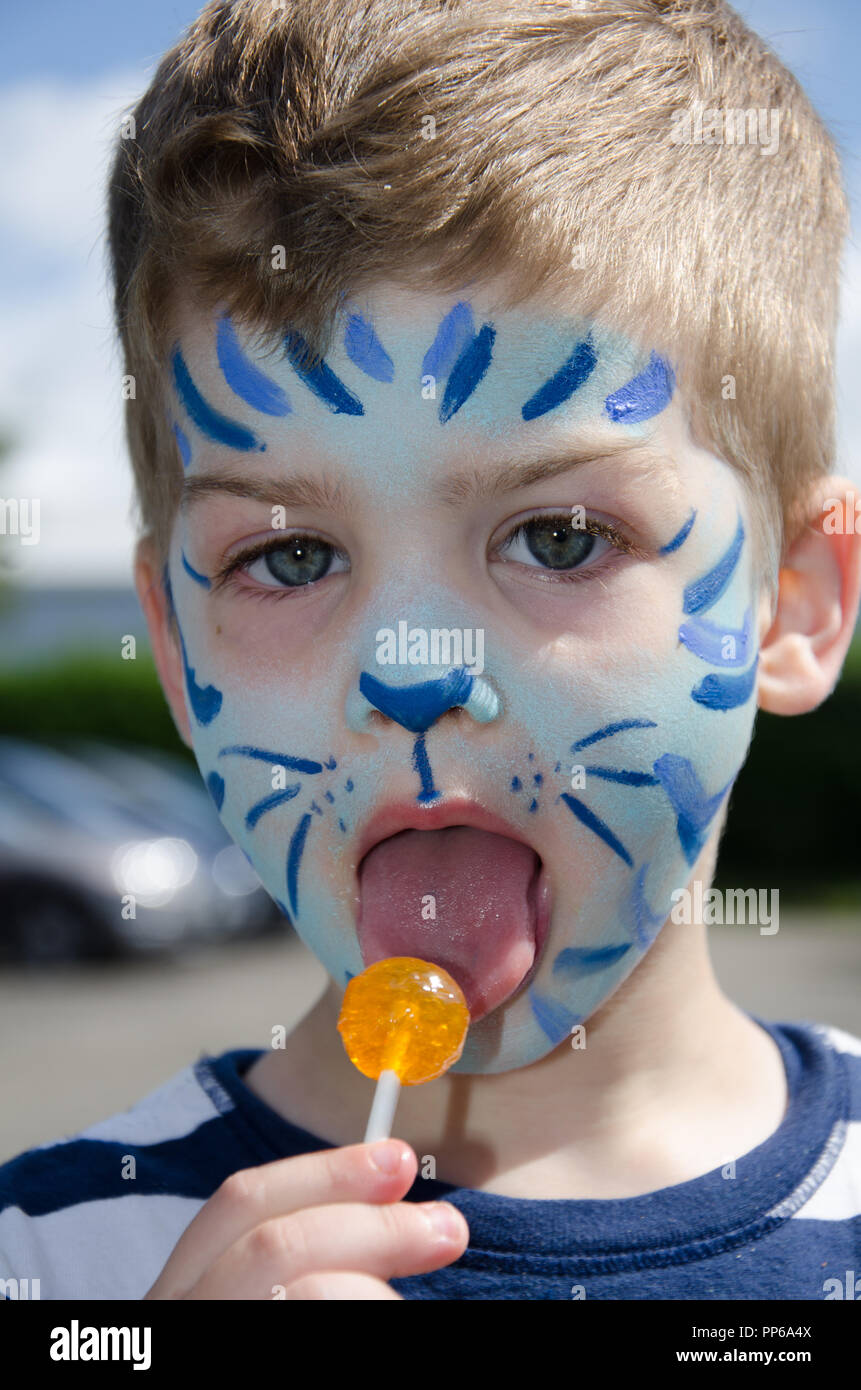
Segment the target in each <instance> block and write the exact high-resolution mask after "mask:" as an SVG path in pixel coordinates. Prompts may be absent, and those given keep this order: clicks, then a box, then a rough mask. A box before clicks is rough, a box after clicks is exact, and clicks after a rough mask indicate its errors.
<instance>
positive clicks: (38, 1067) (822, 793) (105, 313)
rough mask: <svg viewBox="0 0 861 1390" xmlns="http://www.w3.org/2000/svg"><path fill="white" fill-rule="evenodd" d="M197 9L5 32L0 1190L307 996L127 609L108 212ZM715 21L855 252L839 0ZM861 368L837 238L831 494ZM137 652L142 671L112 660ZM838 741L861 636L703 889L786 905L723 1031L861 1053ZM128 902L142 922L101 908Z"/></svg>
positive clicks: (854, 829) (739, 821)
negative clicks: (127, 150) (30, 525)
mask: <svg viewBox="0 0 861 1390" xmlns="http://www.w3.org/2000/svg"><path fill="white" fill-rule="evenodd" d="M199 8H200V6H199V5H198V4H197V3H196V0H148V2H147V4H146V5H141V4H138V3H132V2H131V0H42V3H41V4H40V5H38V6H36V7H30V8H29V9H27V8H26V7H22V8H17V7H16V9H15V13H14V17H10V15H9V13H8V12H7V14H6V16H5V19H4V26H3V28H4V42H3V45H2V49H0V151H2V154H0V158H2V161H3V177H2V179H0V307H2V313H0V498H6V499H8V498H31V499H32V498H38V499H39V502H40V515H39V539H38V543H32V544H30V543H27V540H26V536H25V535H23V534H17V535H15V534H3V533H2V532H0V1047H2V1053H0V1056H2V1065H0V1162H2V1161H3V1160H4V1159H5V1158H8V1157H10V1156H11V1155H12V1154H14V1153H17V1152H19V1151H20V1150H22V1149H24V1148H26V1147H29V1146H31V1145H34V1144H37V1143H42V1142H45V1141H47V1140H49V1139H52V1138H55V1137H58V1136H59V1135H61V1134H65V1133H72V1132H74V1131H76V1130H79V1129H81V1128H83V1127H84V1126H86V1125H87V1124H89V1123H91V1122H93V1121H95V1120H98V1119H100V1118H103V1117H104V1116H107V1115H109V1114H111V1113H113V1112H115V1111H116V1110H119V1109H123V1108H125V1107H126V1106H128V1105H130V1104H132V1103H133V1102H134V1101H135V1100H137V1099H138V1098H139V1097H140V1096H142V1095H144V1094H145V1093H146V1092H147V1091H149V1090H151V1089H153V1088H154V1087H155V1086H157V1085H159V1084H161V1083H162V1082H163V1081H164V1080H166V1079H167V1078H168V1077H169V1076H170V1075H172V1074H173V1073H174V1072H176V1071H177V1070H179V1069H180V1068H181V1067H183V1066H185V1065H187V1064H188V1063H189V1062H190V1061H193V1060H194V1059H195V1058H196V1057H197V1056H198V1055H199V1054H200V1053H201V1052H202V1051H206V1052H218V1051H220V1050H223V1049H225V1048H228V1047H238V1046H266V1045H267V1044H268V1040H269V1036H270V1029H271V1027H272V1026H273V1024H276V1023H282V1024H284V1025H285V1026H286V1027H288V1028H289V1027H290V1026H292V1024H293V1023H295V1022H296V1021H297V1020H298V1018H299V1017H301V1015H302V1014H303V1013H304V1012H306V1010H307V1008H308V1007H309V1006H310V1005H311V1003H313V1001H314V999H315V998H316V997H317V995H318V993H320V992H321V990H322V988H323V984H324V973H323V970H322V968H321V967H320V966H319V965H318V964H317V962H316V961H315V960H314V958H313V957H312V956H310V955H309V953H308V952H307V951H306V950H305V948H304V947H303V946H302V945H301V943H300V942H299V941H298V939H297V938H295V936H294V934H293V932H292V929H291V928H290V926H289V924H288V923H287V922H286V921H285V920H284V918H283V917H281V915H280V913H279V912H278V910H277V909H276V908H275V907H274V906H273V904H272V903H271V902H270V900H269V899H268V897H267V896H266V894H265V893H264V892H263V890H262V888H261V887H260V884H259V881H258V880H257V878H256V875H255V874H254V873H253V871H252V870H251V869H250V867H249V865H248V864H247V862H246V861H245V859H244V857H243V856H242V854H241V852H240V851H239V850H238V849H237V848H236V847H235V846H233V845H232V843H231V842H230V841H229V839H228V838H227V836H226V833H225V832H224V831H223V829H222V827H221V825H220V822H219V821H218V819H217V817H216V815H215V812H214V810H213V807H212V805H211V802H210V800H209V797H208V796H207V794H206V793H205V791H204V790H203V787H202V784H201V783H200V779H199V777H198V774H197V771H196V768H195V765H194V763H193V761H192V759H191V757H190V755H189V754H188V753H187V751H186V750H185V749H184V747H183V746H182V744H181V743H180V740H179V738H178V736H177V734H176V732H175V730H174V727H173V724H172V721H171V718H170V715H169V713H168V710H167V707H166V705H165V702H164V699H163V697H162V695H161V692H160V690H159V687H158V684H157V680H156V676H155V670H154V667H153V664H152V659H151V656H150V652H149V648H148V644H147V637H146V629H145V625H144V622H143V618H142V615H141V613H140V610H139V607H138V604H137V599H136V597H135V594H134V591H133V589H132V585H131V553H132V547H133V544H134V538H135V525H134V514H133V506H132V492H131V482H130V469H129V465H128V462H127V458H126V453H125V446H124V442H123V437H122V396H121V386H120V378H121V371H122V369H121V365H120V360H119V354H118V352H117V349H116V347H115V344H114V339H113V328H112V323H111V309H110V303H109V297H108V289H107V272H106V261H105V248H104V185H105V178H106V170H107V165H108V159H109V152H110V149H111V146H112V143H113V141H114V139H115V138H116V135H117V132H118V130H119V126H120V122H121V120H122V117H123V115H124V114H125V112H126V111H127V110H128V109H129V108H130V106H131V105H132V104H133V102H134V100H135V99H136V98H137V96H138V95H139V94H140V93H141V92H142V91H143V89H144V88H145V86H146V85H147V83H148V81H149V79H150V76H151V74H152V71H153V69H154V67H155V65H156V62H157V60H158V57H159V56H160V55H161V53H162V52H163V51H164V49H165V48H166V47H168V45H169V44H170V43H171V42H173V40H174V39H175V38H176V37H177V36H178V34H179V33H180V31H181V30H182V29H183V28H184V27H185V26H186V25H187V24H188V23H189V22H190V20H191V19H192V18H193V17H194V15H195V14H196V13H197V11H198V9H199ZM736 8H737V9H739V10H740V12H741V13H742V14H743V15H744V16H745V18H746V19H747V20H748V22H749V23H751V24H752V25H753V27H754V28H756V29H757V30H758V31H759V32H760V33H761V34H763V36H764V37H765V38H766V39H767V40H768V41H769V42H770V43H771V44H772V46H773V47H774V48H775V49H776V50H777V52H778V53H779V54H780V56H781V57H782V58H783V60H784V61H785V62H786V63H787V64H788V65H789V66H790V67H791V68H792V69H793V71H794V72H795V73H796V74H797V75H798V76H799V78H800V79H801V80H802V82H803V83H804V85H805V87H806V89H807V91H808V93H809V94H810V96H811V98H812V100H813V102H814V104H815V105H816V106H817V108H818V110H819V112H820V114H821V115H822V116H823V117H824V118H825V120H826V122H827V123H828V125H829V128H830V129H831V131H832V133H833V135H834V136H835V138H836V139H837V142H838V144H839V146H840V148H841V151H842V154H843V158H844V167H845V176H846V180H847V185H848V189H849V193H850V197H851V199H852V204H853V217H854V219H855V224H856V226H857V221H858V212H859V205H861V175H859V165H858V150H859V139H858V137H859V106H858V97H857V91H858V83H857V73H856V67H857V54H858V51H859V47H858V46H859V30H861V22H859V11H858V9H857V8H856V6H855V4H854V0H818V3H817V4H816V6H813V7H811V6H810V5H809V4H801V3H786V0H746V2H745V3H740V4H738V5H737V6H736ZM859 370H861V254H859V247H858V244H857V240H856V239H854V238H853V241H852V243H851V245H850V248H849V251H848V254H847V258H846V268H845V288H844V307H843V322H842V327H841V333H840V342H839V405H840V454H839V460H838V468H839V471H841V472H843V473H847V474H849V476H850V477H852V478H853V479H854V480H855V482H856V483H858V484H859V486H861V469H859V459H858V446H857V441H858V440H859V438H861V393H859V392H858V390H857V382H858V379H859ZM22 515H23V514H22ZM7 529H9V528H7ZM20 530H21V532H24V530H25V527H24V525H23V524H22V525H21V528H20ZM130 638H133V639H134V642H135V659H134V660H128V659H124V658H123V655H122V652H123V650H124V648H125V650H126V651H128V648H129V640H128V639H130ZM859 716H861V640H859V639H858V637H857V636H856V641H855V644H854V646H853V649H852V652H851V654H850V658H849V660H848V662H847V664H846V669H845V672H844V674H843V677H842V679H841V681H840V683H839V685H838V687H837V689H836V691H835V692H834V694H833V695H832V697H831V698H830V699H829V700H828V701H827V702H826V703H825V704H824V705H823V706H822V707H821V708H820V709H819V710H817V711H815V712H814V713H812V714H809V715H805V716H802V717H800V718H794V719H792V720H783V719H779V718H777V717H775V716H770V715H767V714H760V716H759V718H758V722H757V728H756V734H755V738H754V743H753V749H752V752H751V756H750V758H749V761H748V763H747V765H746V766H745V768H744V770H743V772H742V774H741V776H740V778H739V780H738V783H737V785H736V788H735V790H734V793H733V798H732V806H731V812H730V816H729V827H728V830H727V833H726V836H725V839H724V842H723V849H722V855H721V861H720V867H719V877H718V886H726V887H744V888H748V887H757V888H760V887H765V888H770V889H772V890H775V889H776V890H779V893H780V929H779V931H778V932H777V933H776V934H774V935H762V934H760V933H759V931H758V930H757V928H756V927H755V926H747V927H738V926H723V927H720V926H715V927H713V928H711V936H712V941H713V949H714V955H715V961H716V966H717V969H718V973H719V976H720V978H721V980H722V982H723V983H724V985H725V987H726V988H727V990H728V992H729V993H730V994H731V995H732V997H733V998H735V999H736V1000H737V1001H738V1002H739V1003H740V1004H741V1005H742V1006H744V1007H747V1008H749V1009H751V1010H752V1011H754V1012H755V1013H759V1014H760V1015H761V1016H763V1017H769V1018H786V1019H788V1018H794V1019H809V1020H813V1021H820V1022H828V1023H833V1024H836V1025H838V1026H840V1027H843V1028H845V1029H847V1030H849V1031H851V1032H856V1033H861V991H859V983H861V964H859V959H861V958H859V942H861V935H859V922H861V855H859V826H861V739H859V727H861V718H859ZM128 895H133V896H134V898H135V901H136V904H137V906H136V915H135V917H134V918H131V917H129V916H126V915H124V914H123V912H122V910H121V908H120V907H119V906H118V904H120V903H122V902H123V901H125V899H126V898H127V897H128Z"/></svg>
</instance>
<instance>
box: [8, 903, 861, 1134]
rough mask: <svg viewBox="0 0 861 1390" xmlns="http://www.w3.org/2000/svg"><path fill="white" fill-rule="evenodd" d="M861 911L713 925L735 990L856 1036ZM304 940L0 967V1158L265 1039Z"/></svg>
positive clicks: (281, 1011)
mask: <svg viewBox="0 0 861 1390" xmlns="http://www.w3.org/2000/svg"><path fill="white" fill-rule="evenodd" d="M859 927H861V922H859V918H858V915H857V914H854V915H851V916H850V915H848V914H847V915H842V916H836V915H834V914H829V915H828V916H825V917H823V918H821V919H819V920H816V919H815V918H813V917H812V916H811V915H810V914H807V915H803V914H797V913H795V914H790V913H789V912H784V911H782V912H781V915H780V930H779V932H777V933H776V934H774V935H770V936H769V935H761V934H760V933H759V931H758V930H757V929H756V928H755V927H731V926H724V927H712V928H711V929H710V936H711V945H712V958H713V960H714V963H715V969H716V972H717V975H718V979H719V980H720V981H721V984H722V985H723V988H724V989H725V991H726V993H727V994H728V995H729V996H730V998H732V999H734V1000H735V1001H736V1003H738V1004H739V1005H740V1006H741V1007H742V1008H746V1009H748V1010H750V1011H751V1012H752V1013H754V1014H757V1015H758V1016H759V1017H761V1018H766V1019H777V1020H797V1021H804V1020H806V1021H809V1022H817V1023H831V1024H835V1025H836V1026H837V1027H840V1028H843V1029H845V1030H846V1031H847V1032H850V1033H854V1034H856V1035H861V930H859ZM325 979H326V976H325V972H324V970H323V967H322V966H321V965H320V964H319V963H318V962H317V960H316V959H315V958H314V957H313V956H312V955H311V954H310V953H309V952H308V951H307V950H306V948H305V947H304V946H303V945H302V944H301V942H299V941H298V940H297V939H296V938H295V937H291V936H288V937H286V938H278V939H277V940H272V939H271V938H261V939H259V940H256V941H251V942H246V943H242V944H236V943H234V944H233V945H230V946H220V947H212V948H208V949H204V950H200V951H198V952H196V953H194V954H189V955H187V956H185V957H183V958H181V959H179V960H175V961H173V962H171V963H165V962H162V963H156V962H154V961H146V960H140V961H134V962H131V963H128V964H123V965H110V966H77V967H76V966H69V967H55V968H52V969H50V970H27V969H10V970H6V971H3V972H2V973H0V1162H3V1161H5V1160H6V1159H8V1158H11V1157H12V1156H14V1155H15V1154H17V1153H20V1152H22V1150H24V1149H26V1148H30V1147H33V1146H34V1145H37V1144H42V1143H46V1142H47V1141H49V1140H51V1139H57V1138H60V1137H61V1136H65V1135H70V1134H74V1133H77V1132H78V1131H79V1130H81V1129H84V1128H86V1127H87V1126H88V1125H90V1124H93V1123H95V1122H96V1121H97V1120H101V1119H104V1118H106V1117H107V1116H108V1115H112V1114H114V1113H116V1112H117V1111H118V1110H124V1109H126V1108H127V1107H128V1106H130V1105H132V1104H134V1102H135V1101H136V1100H139V1099H140V1098H141V1097H142V1096H144V1095H146V1094H147V1093H148V1092H149V1091H152V1090H154V1089H155V1088H156V1087H157V1086H159V1085H161V1084H162V1082H164V1081H166V1080H167V1079H168V1078H169V1077H171V1076H173V1075H174V1074H175V1073H176V1072H177V1071H179V1070H181V1069H182V1068H183V1067H185V1066H187V1065H188V1064H189V1062H192V1061H194V1060H195V1059H196V1058H197V1057H199V1056H200V1055H201V1053H218V1052H222V1051H225V1050H226V1049H228V1048H233V1047H266V1046H268V1045H269V1042H270V1037H271V1035H270V1032H269V1030H270V1029H271V1028H272V1027H273V1025H276V1024H283V1025H284V1026H285V1027H286V1028H287V1030H288V1031H289V1030H290V1028H292V1027H293V1026H294V1025H295V1024H296V1023H297V1022H298V1021H299V1019H300V1018H301V1017H302V1016H303V1015H304V1014H305V1013H307V1011H308V1010H309V1008H310V1007H311V1005H312V1004H313V1003H315V1002H316V1000H317V998H318V997H319V996H320V994H321V993H322V991H323V988H324V985H325Z"/></svg>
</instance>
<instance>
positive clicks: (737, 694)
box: [691, 657, 759, 710]
mask: <svg viewBox="0 0 861 1390" xmlns="http://www.w3.org/2000/svg"><path fill="white" fill-rule="evenodd" d="M758 664H759V657H757V659H756V661H754V663H753V665H752V666H751V667H750V670H748V671H743V672H742V673H741V675H738V676H716V675H711V676H704V677H703V679H702V680H701V681H700V683H699V685H698V686H697V687H696V689H695V690H692V691H691V696H692V698H693V699H694V700H696V702H697V704H698V705H705V707H706V709H717V710H728V709H738V707H739V705H746V704H747V702H748V700H749V699H750V697H751V695H752V694H753V690H754V686H755V685H756V668H757V666H758Z"/></svg>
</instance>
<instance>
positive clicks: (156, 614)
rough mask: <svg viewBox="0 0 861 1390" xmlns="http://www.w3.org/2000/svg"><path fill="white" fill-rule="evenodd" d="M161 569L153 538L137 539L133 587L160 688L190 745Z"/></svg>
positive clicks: (181, 678)
mask: <svg viewBox="0 0 861 1390" xmlns="http://www.w3.org/2000/svg"><path fill="white" fill-rule="evenodd" d="M162 570H163V567H162V566H161V565H160V564H159V563H158V558H157V555H156V548H155V545H154V543H153V541H152V538H151V537H149V536H145V537H144V538H143V540H141V541H139V542H138V546H137V550H136V552H135V588H136V589H137V593H138V598H139V600H140V605H141V608H142V609H143V611H144V617H145V618H146V622H147V627H148V629H149V636H150V642H151V644H152V652H153V657H154V658H155V664H156V670H157V671H158V674H159V679H160V681H161V688H162V690H163V691H164V693H165V697H166V699H167V703H168V705H169V706H170V712H171V714H172V715H173V722H174V724H175V725H176V728H177V732H178V734H179V736H180V738H181V739H182V741H183V743H184V744H186V745H187V746H188V747H189V748H191V746H192V743H191V728H190V725H189V722H188V709H187V708H186V703H185V673H184V671H183V665H182V651H181V650H180V645H179V640H178V632H177V627H176V622H175V621H174V618H173V608H172V606H171V603H170V601H169V599H168V596H167V594H166V593H165V588H164V576H163V573H162Z"/></svg>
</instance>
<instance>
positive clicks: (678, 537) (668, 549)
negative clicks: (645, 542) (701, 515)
mask: <svg viewBox="0 0 861 1390" xmlns="http://www.w3.org/2000/svg"><path fill="white" fill-rule="evenodd" d="M696 519H697V514H696V511H695V510H694V511H692V512H691V514H690V516H689V517H688V519H687V521H686V522H685V524H684V525H683V526H682V527H680V528H679V530H678V531H677V532H676V534H675V535H674V536H673V539H672V540H671V541H667V544H666V545H662V546H661V549H660V552H659V553H660V554H661V555H672V553H673V551H675V550H678V549H679V548H680V546H683V545H684V543H685V541H686V540H687V538H688V536H689V535H690V534H691V527H692V526H693V524H694V522H695V521H696Z"/></svg>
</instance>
